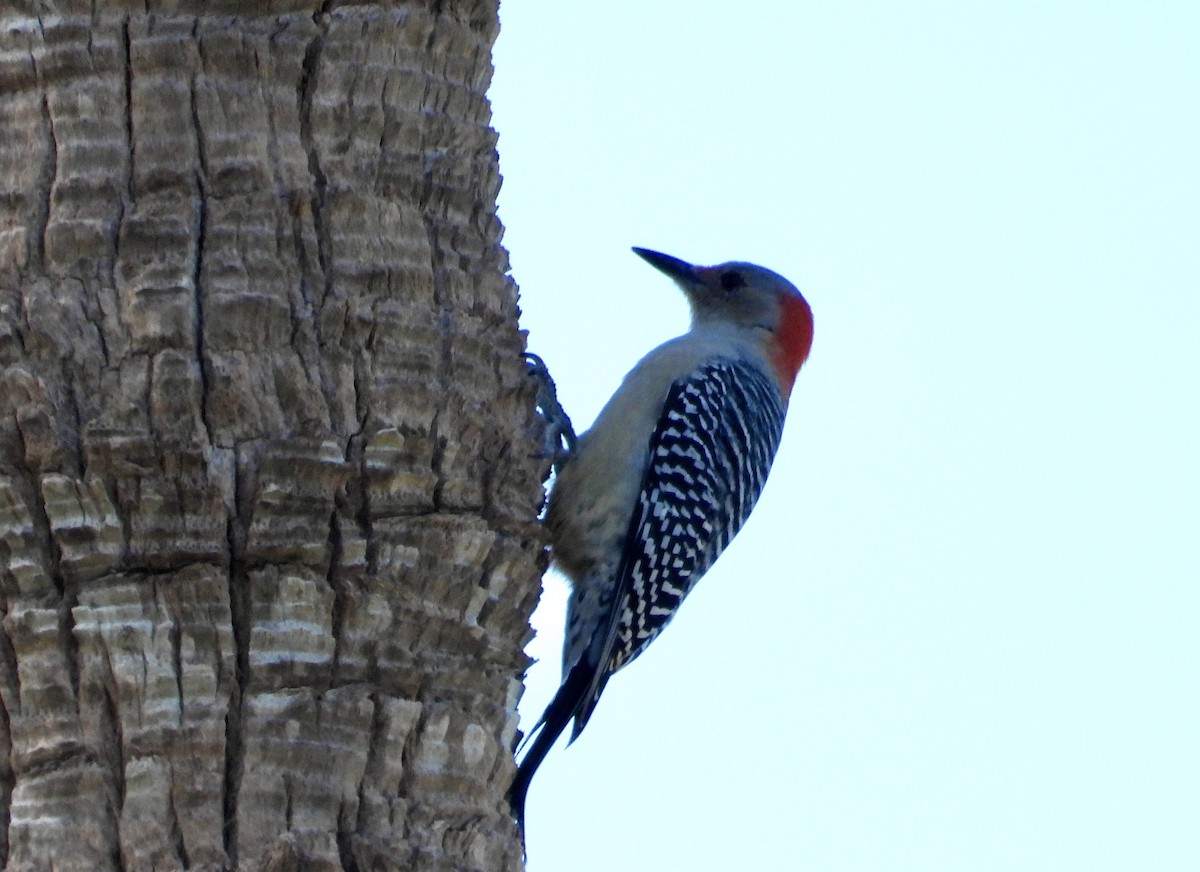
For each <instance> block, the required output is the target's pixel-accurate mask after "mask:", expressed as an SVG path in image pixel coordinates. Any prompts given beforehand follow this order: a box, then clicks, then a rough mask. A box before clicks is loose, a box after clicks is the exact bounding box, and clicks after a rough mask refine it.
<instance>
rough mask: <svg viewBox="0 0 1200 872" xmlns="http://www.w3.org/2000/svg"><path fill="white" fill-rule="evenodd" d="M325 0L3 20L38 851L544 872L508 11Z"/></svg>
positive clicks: (25, 769)
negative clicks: (534, 730)
mask: <svg viewBox="0 0 1200 872" xmlns="http://www.w3.org/2000/svg"><path fill="white" fill-rule="evenodd" d="M125 7H128V11H119V10H122V9H124V8H125ZM156 7H161V8H156ZM329 7H330V4H325V5H323V6H321V8H319V9H318V8H315V4H311V3H310V4H301V3H292V2H286V0H285V2H275V3H258V4H250V3H221V2H217V3H212V2H200V0H192V2H188V0H179V2H170V3H168V2H164V3H161V4H156V3H149V4H142V3H138V4H125V3H114V4H107V5H106V4H97V6H96V10H95V11H94V10H93V5H92V4H90V3H82V2H65V3H58V4H56V11H55V14H54V15H53V17H49V16H47V15H46V14H44V13H43V14H42V16H41V17H38V11H39V10H41V9H42V7H41V4H34V3H28V2H27V3H15V4H11V5H10V6H9V7H8V9H7V10H5V11H3V12H0V364H2V366H3V372H2V376H0V586H2V592H3V598H4V599H3V608H4V616H3V622H2V625H0V629H2V632H0V702H2V704H3V711H2V712H0V715H2V717H0V811H2V812H3V815H2V816H0V824H3V825H2V826H0V852H2V856H3V859H4V862H5V864H6V867H7V868H8V869H14V870H17V869H20V870H25V869H31V870H41V869H55V870H58V872H63V870H88V872H91V870H118V869H124V870H141V869H155V870H165V869H212V870H215V869H234V868H238V869H279V870H282V869H322V870H325V869H328V870H336V869H346V870H367V869H392V868H396V869H446V870H450V869H453V870H467V869H471V870H496V869H517V868H519V867H520V845H519V842H518V840H517V838H516V834H515V833H514V831H513V827H512V824H511V821H510V820H509V818H508V815H507V808H506V806H505V804H504V800H503V793H504V790H505V788H506V787H507V784H508V781H509V779H510V777H511V774H512V771H513V764H512V757H511V746H512V740H513V737H514V734H515V731H516V701H517V698H518V697H519V695H520V690H521V683H520V678H521V673H522V672H523V670H524V666H525V662H526V661H525V657H524V655H523V654H522V650H521V649H522V646H523V644H524V643H525V642H526V641H527V638H528V635H529V630H528V623H527V619H528V616H529V613H530V612H531V611H532V608H533V605H534V603H535V601H536V597H537V592H538V577H539V575H540V573H541V570H542V568H544V547H543V540H542V537H541V533H540V528H539V527H538V525H537V523H536V515H537V511H538V508H539V505H540V502H541V497H542V491H541V487H540V481H541V477H542V475H543V473H544V472H545V462H544V461H542V460H538V459H535V458H533V457H532V456H531V455H532V454H533V453H534V451H535V448H534V447H533V442H532V440H531V438H530V437H531V431H532V428H533V427H534V426H535V422H534V420H533V418H532V411H531V403H532V392H531V390H530V388H529V385H528V384H527V380H526V379H525V377H524V368H523V363H522V360H521V357H520V354H521V352H522V350H523V347H524V341H523V336H522V334H521V333H520V331H519V329H518V327H517V314H518V313H517V306H516V289H515V287H514V285H513V283H512V282H511V280H510V279H509V278H507V276H506V274H505V273H506V269H507V259H506V258H507V256H506V254H505V252H504V250H503V249H502V247H501V246H500V236H501V227H500V225H499V222H498V221H497V219H496V215H495V194H496V191H497V189H498V187H499V174H498V171H497V157H496V151H495V133H494V132H493V131H492V130H491V128H490V127H489V126H488V123H489V119H490V108H489V105H488V103H487V99H486V96H485V90H486V87H487V84H488V82H489V79H490V76H491V46H492V43H493V41H494V39H495V36H496V33H497V30H498V23H497V11H496V3H495V0H478V2H475V0H441V2H410V3H403V2H401V3H394V4H371V5H346V6H337V7H336V8H329ZM110 10H116V11H110Z"/></svg>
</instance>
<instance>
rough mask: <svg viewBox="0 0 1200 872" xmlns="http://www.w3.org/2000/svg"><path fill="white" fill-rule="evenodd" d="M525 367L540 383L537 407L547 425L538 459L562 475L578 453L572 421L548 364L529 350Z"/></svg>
mask: <svg viewBox="0 0 1200 872" xmlns="http://www.w3.org/2000/svg"><path fill="white" fill-rule="evenodd" d="M525 365H526V366H527V367H528V369H529V376H530V378H532V379H534V380H535V381H536V382H537V398H536V400H535V405H536V406H537V409H538V413H539V414H540V416H541V418H542V421H543V422H545V425H546V426H545V431H544V433H543V435H542V454H541V455H539V456H541V457H544V458H545V457H548V458H550V462H551V465H552V466H553V467H554V473H555V475H557V474H558V473H560V472H562V469H563V467H564V466H565V465H566V463H567V461H568V460H570V459H571V455H572V454H573V453H574V451H575V428H574V427H572V426H571V419H570V418H569V417H568V416H567V413H566V412H565V411H563V407H562V404H561V403H559V401H558V391H557V389H556V388H555V385H554V379H553V378H551V376H550V370H549V369H548V368H547V366H546V362H545V361H544V360H542V359H541V358H540V357H539V356H538V355H536V354H533V353H532V352H528V351H527V352H525Z"/></svg>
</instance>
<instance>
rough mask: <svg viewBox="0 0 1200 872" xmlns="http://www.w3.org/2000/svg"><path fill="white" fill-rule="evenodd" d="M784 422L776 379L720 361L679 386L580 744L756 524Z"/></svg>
mask: <svg viewBox="0 0 1200 872" xmlns="http://www.w3.org/2000/svg"><path fill="white" fill-rule="evenodd" d="M783 417H784V407H783V402H782V400H781V398H780V395H779V390H778V389H777V388H776V386H775V384H774V383H773V381H772V380H771V378H770V377H769V376H768V375H767V374H766V373H764V372H762V371H761V370H759V369H758V368H757V367H754V366H752V365H750V364H747V363H743V362H741V361H735V360H728V359H717V360H714V361H710V362H709V363H707V364H705V365H703V366H701V367H699V368H698V369H697V370H695V371H693V372H692V373H691V374H690V375H689V376H688V377H687V378H685V379H681V380H679V381H677V382H675V384H674V385H672V386H671V390H670V392H669V393H668V395H667V399H666V402H665V404H664V406H663V412H662V415H661V417H660V418H659V421H658V426H657V427H656V428H655V430H654V435H653V436H652V437H651V440H650V454H649V463H648V465H647V468H646V472H645V474H644V476H643V480H642V488H641V491H640V493H639V495H638V502H637V506H636V507H635V510H634V513H633V517H632V519H631V522H630V525H629V531H628V533H627V534H626V538H625V546H624V550H623V552H622V556H621V562H620V567H619V569H618V572H617V585H616V594H615V596H614V597H613V601H612V606H611V612H610V614H609V616H608V620H607V622H606V623H604V624H602V625H601V627H600V628H599V630H598V632H599V633H602V634H603V635H602V636H601V637H599V638H597V639H596V644H595V645H593V646H591V648H590V650H589V655H590V656H588V658H587V659H588V660H590V661H591V663H592V664H594V666H593V668H594V669H595V671H594V673H593V675H592V676H591V678H592V681H591V687H590V689H589V692H588V693H587V694H586V695H585V696H584V698H583V699H582V700H580V705H579V708H578V709H577V710H576V713H575V715H576V716H575V724H574V728H573V730H572V736H573V737H574V736H578V735H579V733H580V731H581V730H582V729H583V727H584V725H585V724H586V723H587V720H588V718H589V717H590V715H591V712H592V709H593V708H594V707H595V704H596V701H597V699H599V697H600V693H601V691H602V690H603V689H604V685H605V683H606V682H607V681H608V678H609V676H611V675H612V673H614V672H616V671H617V670H618V669H620V668H621V667H622V666H625V665H626V664H628V663H629V662H631V661H632V660H633V659H634V658H636V657H637V656H638V655H639V654H640V653H641V652H642V651H644V650H645V648H646V646H647V645H649V644H650V643H651V642H652V641H653V640H654V638H655V637H656V636H658V634H659V633H661V632H662V630H663V628H664V627H665V626H666V625H667V623H668V622H670V620H671V618H672V617H674V615H675V612H676V610H678V608H679V605H680V603H682V602H683V599H684V597H686V596H687V595H688V593H689V592H690V591H691V589H692V588H693V587H694V586H695V584H696V582H697V581H699V580H700V577H701V576H702V575H704V573H705V572H706V571H707V570H708V569H709V567H710V566H712V564H713V562H714V561H715V560H716V559H717V557H718V556H720V554H721V552H722V551H724V550H725V546H727V545H728V544H729V542H730V540H731V539H733V537H734V535H735V534H736V533H737V532H738V530H740V529H741V527H742V524H744V523H745V521H746V518H747V517H749V515H750V510H751V509H753V508H754V504H755V502H756V501H757V500H758V497H759V494H760V493H762V489H763V485H764V484H765V483H766V480H767V473H768V472H769V471H770V468H771V461H772V460H773V459H774V457H775V451H776V449H777V448H778V447H779V440H780V437H781V436H782V434H783Z"/></svg>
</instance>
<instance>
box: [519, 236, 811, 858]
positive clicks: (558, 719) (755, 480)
mask: <svg viewBox="0 0 1200 872" xmlns="http://www.w3.org/2000/svg"><path fill="white" fill-rule="evenodd" d="M633 251H634V253H636V254H637V255H639V256H640V257H641V258H642V259H643V260H645V261H646V262H648V263H649V264H650V265H651V266H653V267H655V268H656V269H657V270H659V271H660V272H662V273H664V274H665V275H667V276H668V277H670V278H671V279H673V280H674V282H675V283H676V284H677V285H678V287H679V288H680V289H681V290H682V292H683V294H684V296H685V297H686V299H687V302H688V304H689V306H690V309H691V326H690V328H689V329H688V331H687V332H686V333H684V334H683V335H682V336H679V337H676V338H675V339H671V340H669V341H668V342H665V343H663V344H662V345H659V346H658V347H657V348H655V349H653V350H652V351H650V352H649V353H648V354H647V355H646V356H645V357H643V358H642V359H641V360H640V361H639V362H638V363H637V364H636V365H635V366H634V368H633V369H632V370H631V371H630V372H629V374H628V375H626V376H625V378H624V380H623V381H622V383H621V385H620V387H619V388H618V390H617V391H616V393H614V394H613V396H612V398H611V399H610V400H609V401H608V403H607V404H606V405H605V406H604V408H603V409H602V410H601V412H600V414H599V416H598V417H597V418H596V420H595V422H594V423H593V425H592V426H591V427H590V428H589V429H588V430H587V431H586V432H585V433H583V434H582V435H580V436H579V437H578V438H577V439H576V438H575V437H574V433H573V431H572V430H571V428H570V424H569V419H568V418H567V417H566V415H565V413H562V412H561V408H559V409H558V410H557V412H556V413H555V415H553V416H549V417H548V418H547V420H550V421H557V420H564V421H566V422H567V424H566V430H567V431H569V436H568V435H566V434H564V435H563V436H562V440H561V442H560V440H559V438H558V435H557V433H556V434H555V436H554V437H553V438H552V440H551V441H552V442H553V443H554V444H556V445H558V444H563V443H565V444H566V445H567V446H568V447H569V449H570V451H569V454H567V455H566V456H561V455H560V456H559V457H558V458H557V460H556V466H555V469H556V475H555V481H554V483H553V487H552V489H551V492H550V497H549V501H548V504H547V507H546V515H545V524H546V527H547V528H548V530H549V539H550V553H551V560H552V563H553V565H554V566H555V567H556V568H557V569H558V570H559V571H560V572H561V573H562V574H563V575H565V576H566V578H567V579H568V581H569V582H570V585H571V594H570V599H569V601H568V606H567V624H566V633H565V639H564V643H563V658H562V674H563V679H562V683H561V685H560V686H559V689H558V691H557V693H556V694H555V696H554V698H553V699H552V700H551V702H550V704H549V705H548V706H547V707H546V710H545V712H544V713H543V715H542V717H541V719H540V720H539V721H538V723H537V724H536V725H535V726H534V728H533V730H531V731H530V734H529V737H528V738H527V741H528V740H529V739H532V745H531V746H530V747H529V750H528V752H527V753H526V754H525V755H524V757H523V759H522V760H521V762H520V764H519V766H518V769H517V773H516V775H515V777H514V779H513V782H512V785H511V786H510V788H509V793H508V799H509V803H510V806H511V810H512V814H513V817H514V819H515V821H516V823H517V825H518V828H519V830H520V832H521V834H522V838H524V833H525V799H526V796H527V793H528V790H529V785H530V782H531V781H532V779H533V776H534V774H535V773H536V772H537V769H538V767H539V766H540V765H541V763H542V761H543V760H544V759H545V757H546V754H547V753H548V752H549V751H550V748H551V747H552V746H553V745H554V743H555V741H556V740H557V739H558V737H559V736H560V735H561V734H562V732H563V731H564V730H565V729H566V726H567V724H568V723H569V722H570V721H572V720H574V726H573V727H572V731H571V738H570V741H569V742H568V744H570V742H573V741H575V739H577V738H578V737H579V735H580V733H581V732H582V731H583V729H584V727H586V726H587V723H588V720H589V719H590V718H591V716H592V713H593V712H594V711H595V708H596V704H597V702H598V701H599V699H600V695H601V694H602V693H603V691H604V688H605V685H606V684H607V683H608V680H609V679H610V678H611V677H612V675H613V674H614V673H615V672H617V671H618V670H620V669H622V668H623V667H625V666H628V665H629V664H630V663H631V662H632V661H633V660H634V659H636V658H637V657H638V655H639V654H641V653H642V652H643V651H644V650H645V649H646V647H647V646H648V645H649V644H650V643H651V642H652V641H653V640H654V639H655V638H656V637H657V636H658V635H659V633H661V632H662V630H663V628H664V627H666V625H667V623H668V622H669V621H670V620H671V619H672V618H673V617H674V615H675V613H676V611H677V609H678V608H679V605H680V604H681V603H682V602H683V599H684V597H686V596H687V594H688V592H690V591H691V590H692V589H693V587H694V586H695V584H696V582H697V581H699V579H700V577H701V576H702V575H704V573H705V572H706V571H707V570H708V569H709V568H710V567H711V566H712V564H713V562H714V561H715V560H716V559H717V557H718V556H719V555H720V554H721V552H722V551H723V550H724V549H725V547H726V546H727V545H728V544H729V542H730V540H731V539H733V537H734V535H735V534H736V533H737V532H738V530H739V529H741V527H742V525H743V524H744V523H745V521H746V519H747V517H748V516H749V514H750V511H751V509H752V508H753V507H754V504H755V502H756V501H757V499H758V497H759V494H760V493H761V492H762V489H763V485H764V484H765V483H766V479H767V473H768V472H769V470H770V467H771V462H772V460H773V459H774V456H775V453H776V450H777V448H778V446H779V442H780V439H781V437H782V433H783V423H784V417H785V415H786V413H787V408H788V401H789V398H790V396H791V392H792V387H793V384H794V383H795V380H796V376H797V374H798V373H799V371H800V368H801V367H802V366H803V365H804V363H805V361H806V360H807V359H808V356H809V352H810V350H811V347H812V339H813V317H812V309H811V308H810V306H809V304H808V302H807V301H806V300H805V298H804V296H803V295H802V294H801V293H800V291H799V290H797V288H796V287H795V286H794V285H793V284H792V283H791V282H789V281H788V280H787V279H785V278H784V277H783V276H781V275H779V274H778V273H775V272H772V271H771V270H769V269H766V268H765V267H761V266H757V265H755V264H752V263H746V262H742V261H732V262H729V263H721V264H718V265H716V266H695V265H693V264H691V263H688V262H687V261H684V260H681V259H679V258H677V257H672V256H671V255H667V254H663V253H661V252H657V251H652V250H650V249H646V248H634V249H633ZM535 360H536V361H537V364H538V365H541V361H540V359H536V358H535ZM535 374H537V375H540V376H542V377H545V378H548V373H547V372H546V370H545V367H544V365H541V370H540V373H535ZM539 395H540V396H541V397H546V396H549V397H553V396H554V391H553V389H552V388H551V389H550V390H549V392H548V394H547V392H545V391H542V392H540V394H539ZM555 402H556V401H555ZM542 408H543V409H545V403H543V404H542ZM543 413H544V414H545V412H543ZM560 429H561V427H560Z"/></svg>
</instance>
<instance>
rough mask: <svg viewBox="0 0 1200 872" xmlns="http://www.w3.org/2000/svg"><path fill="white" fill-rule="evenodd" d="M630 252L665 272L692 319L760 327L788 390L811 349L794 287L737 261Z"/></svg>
mask: <svg viewBox="0 0 1200 872" xmlns="http://www.w3.org/2000/svg"><path fill="white" fill-rule="evenodd" d="M634 253H635V254H637V255H638V256H639V257H641V258H642V259H643V260H645V261H646V262H647V263H649V264H650V265H651V266H653V267H654V268H655V269H657V270H659V271H660V272H663V273H666V274H667V275H668V276H670V277H671V278H673V279H674V280H675V283H676V284H677V285H679V287H680V288H681V289H682V290H683V293H684V294H685V295H686V296H687V299H688V303H689V304H690V305H691V307H692V323H693V325H696V326H699V325H704V324H730V325H734V326H737V327H745V328H749V329H751V330H755V331H758V330H761V331H764V336H763V339H764V341H765V342H766V344H767V346H768V352H769V354H770V357H771V362H772V363H773V364H774V366H775V369H776V372H777V374H778V376H779V380H780V383H781V385H782V386H783V387H784V389H785V393H786V391H790V390H791V386H792V382H793V381H795V378H796V373H797V372H799V371H800V367H801V366H803V364H804V361H805V360H807V359H808V352H809V349H810V348H811V347H812V337H813V318H812V310H811V309H810V308H809V306H808V302H807V301H806V300H805V299H804V296H803V295H802V294H801V293H800V291H799V290H797V289H796V286H795V285H793V284H792V283H791V282H789V281H788V280H787V279H785V278H784V277H783V276H781V275H780V274H779V273H777V272H772V271H771V270H769V269H767V268H766V267H761V266H758V265H756V264H753V263H744V262H742V261H731V262H729V263H721V264H717V265H716V266H695V265H693V264H690V263H688V262H687V261H684V260H680V259H679V258H677V257H671V255H669V254H662V253H660V252H657V251H651V250H650V249H647V248H635V249H634Z"/></svg>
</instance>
